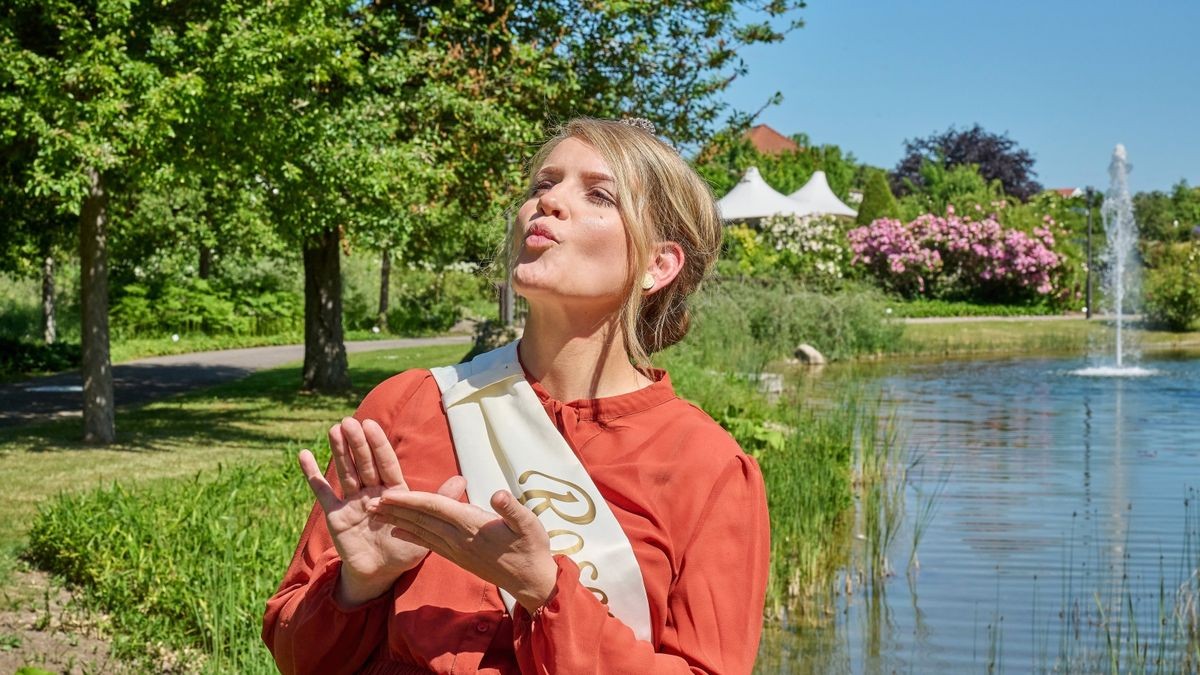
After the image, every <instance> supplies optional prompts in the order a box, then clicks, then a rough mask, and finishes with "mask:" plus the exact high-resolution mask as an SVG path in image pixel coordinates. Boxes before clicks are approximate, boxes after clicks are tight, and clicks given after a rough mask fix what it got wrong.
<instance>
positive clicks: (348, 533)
mask: <svg viewBox="0 0 1200 675" xmlns="http://www.w3.org/2000/svg"><path fill="white" fill-rule="evenodd" d="M329 447H330V448H331V449H332V450H333V463H334V466H335V467H336V468H337V475H338V480H339V481H340V482H341V487H342V497H341V498H340V499H339V498H338V496H337V494H336V493H335V492H334V491H333V487H332V486H330V485H329V481H327V480H325V476H324V474H323V473H322V472H321V469H320V467H318V466H317V460H316V459H315V458H313V456H312V453H311V452H309V451H308V450H302V451H301V452H300V469H301V470H302V471H304V475H305V477H306V478H307V479H308V486H309V487H310V488H311V489H312V491H313V493H314V494H315V495H316V497H317V501H318V502H319V503H320V504H321V509H322V510H323V511H324V512H325V524H326V526H327V527H328V528H329V534H330V536H331V537H332V538H333V545H334V546H335V547H337V552H338V556H340V557H341V559H342V568H341V573H340V574H339V576H338V581H337V587H336V588H335V589H334V597H335V598H336V599H337V600H338V602H339V603H341V604H343V605H346V606H350V607H352V606H355V605H360V604H362V603H364V602H366V601H368V600H370V599H372V598H374V597H377V596H379V595H380V594H382V593H383V592H384V591H386V590H388V589H389V588H391V586H392V584H393V583H395V581H396V579H397V578H399V577H400V575H401V574H404V573H405V572H407V571H408V570H410V569H412V568H414V567H416V566H417V564H418V563H420V562H421V560H422V559H423V558H424V557H425V555H426V554H428V553H429V549H427V548H425V547H423V546H418V545H416V544H412V543H409V542H407V541H404V540H403V539H399V538H397V537H394V536H392V528H391V526H389V525H385V524H382V523H380V522H378V521H376V520H372V518H371V517H370V513H369V512H368V507H369V506H370V505H371V503H372V500H374V499H377V498H378V497H379V495H381V494H382V493H383V491H384V490H386V489H387V488H394V487H399V488H402V489H408V485H407V484H406V483H405V482H404V473H403V472H402V471H401V470H400V462H399V460H398V459H396V453H395V451H393V450H392V444H391V443H390V442H389V441H388V438H387V434H386V433H384V431H383V428H382V427H380V426H379V424H378V423H377V422H375V421H374V420H366V421H365V422H363V423H361V424H360V423H359V421H358V420H356V419H354V418H353V417H347V418H345V419H343V420H342V421H341V423H340V424H335V425H333V426H332V427H330V428H329ZM465 489H466V481H465V480H464V479H463V477H462V476H454V477H452V478H450V479H449V480H447V481H446V482H445V483H444V484H443V485H442V487H441V488H439V489H438V494H441V495H444V496H446V497H449V498H451V499H455V500H457V499H459V498H460V497H461V496H462V494H463V492H465Z"/></svg>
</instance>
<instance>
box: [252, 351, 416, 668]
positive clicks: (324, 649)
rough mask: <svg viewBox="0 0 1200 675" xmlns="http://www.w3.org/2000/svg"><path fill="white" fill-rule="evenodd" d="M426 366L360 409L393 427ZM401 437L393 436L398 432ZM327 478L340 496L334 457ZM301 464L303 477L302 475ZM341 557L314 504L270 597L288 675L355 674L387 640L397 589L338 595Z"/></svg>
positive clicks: (266, 630)
mask: <svg viewBox="0 0 1200 675" xmlns="http://www.w3.org/2000/svg"><path fill="white" fill-rule="evenodd" d="M427 375H428V373H427V372H423V371H408V372H405V373H402V374H401V375H398V376H396V377H393V378H391V379H390V380H388V381H386V382H384V383H383V384H381V385H379V386H378V387H376V388H375V389H374V390H372V391H371V393H370V394H368V395H367V397H366V398H365V399H363V402H362V404H361V405H359V407H358V410H357V411H356V412H355V413H354V416H355V417H356V418H357V419H359V420H364V419H368V418H370V419H373V420H376V421H377V422H379V423H380V425H382V426H383V428H385V429H390V428H393V426H392V425H393V424H394V423H395V421H396V418H397V417H398V416H399V415H398V413H399V412H400V411H401V410H402V409H403V408H404V406H405V404H406V403H408V401H409V400H410V399H411V398H412V396H413V394H414V393H415V392H416V390H417V388H418V387H419V386H420V385H421V383H422V382H423V381H424V380H425V379H426V376H427ZM393 442H394V439H393ZM325 478H326V479H327V480H328V481H329V484H330V485H331V486H332V487H333V490H334V492H336V493H337V494H338V495H339V496H340V495H341V493H342V488H341V485H340V483H339V482H338V478H337V471H336V470H335V469H334V466H333V462H332V461H330V464H329V468H328V469H327V470H326V471H325ZM301 479H302V477H301V476H300V475H299V470H298V469H297V480H301ZM341 565H342V561H341V558H339V557H338V554H337V549H335V548H334V546H333V539H332V538H331V537H330V535H329V529H328V527H327V526H326V524H325V514H324V512H323V511H322V510H321V508H320V506H319V505H316V504H315V503H314V505H313V508H312V511H311V512H310V513H309V516H308V522H307V523H305V525H304V531H303V533H302V534H301V535H300V543H299V545H298V546H297V547H296V553H295V555H294V556H293V557H292V562H291V565H289V566H288V570H287V572H286V573H285V574H284V577H283V583H281V584H280V586H279V590H277V591H276V592H275V595H273V596H271V599H270V600H268V601H267V610H266V614H265V615H264V616H263V631H262V639H263V642H265V643H266V644H267V648H268V649H269V650H270V651H271V654H272V655H273V656H274V657H275V664H276V665H277V666H278V667H279V671H280V672H281V673H284V675H290V674H291V673H353V672H355V671H357V670H358V669H359V668H361V667H362V666H363V665H364V664H365V663H366V662H367V661H368V659H370V658H371V656H372V654H373V653H375V651H376V650H378V649H380V648H381V647H382V646H383V645H385V644H386V642H387V640H386V637H387V626H388V619H389V609H390V607H391V602H390V601H391V599H392V595H393V594H392V593H384V594H383V595H381V596H379V597H378V598H375V599H374V600H371V601H369V602H367V603H365V604H363V605H359V606H358V607H354V608H347V607H344V606H342V605H341V604H340V603H338V602H337V601H336V600H334V598H333V589H334V586H335V585H336V583H337V578H338V573H339V571H340V570H341Z"/></svg>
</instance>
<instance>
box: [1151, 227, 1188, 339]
mask: <svg viewBox="0 0 1200 675" xmlns="http://www.w3.org/2000/svg"><path fill="white" fill-rule="evenodd" d="M1154 258H1155V266H1154V267H1152V268H1150V269H1149V270H1147V272H1146V284H1145V307H1146V318H1147V319H1148V320H1149V321H1150V322H1151V323H1152V324H1154V325H1157V326H1162V327H1164V328H1166V329H1168V330H1173V331H1185V330H1188V328H1190V327H1191V326H1192V325H1193V324H1194V323H1196V321H1197V320H1200V242H1194V241H1193V242H1189V243H1185V244H1176V245H1174V246H1164V247H1162V248H1161V250H1158V251H1156V255H1155V256H1154Z"/></svg>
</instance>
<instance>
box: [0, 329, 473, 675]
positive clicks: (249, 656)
mask: <svg viewBox="0 0 1200 675" xmlns="http://www.w3.org/2000/svg"><path fill="white" fill-rule="evenodd" d="M465 350H466V348H465V347H464V346H461V345H453V346H443V347H428V348H410V349H403V350H393V351H384V352H369V353H363V354H352V355H350V364H351V374H352V377H353V379H354V382H355V390H354V391H353V392H351V393H349V394H346V395H344V396H315V395H305V394H300V393H298V391H297V384H298V382H299V369H298V367H284V368H278V369H274V370H268V371H263V372H259V373H256V374H254V375H251V376H249V377H247V378H246V379H244V380H241V381H238V382H235V383H230V384H227V385H222V386H218V387H214V388H211V389H207V390H204V391H201V392H196V393H193V394H189V395H185V396H180V397H177V398H174V399H171V400H168V401H163V402H158V403H152V404H148V405H145V406H142V407H139V408H134V409H119V410H118V414H117V428H118V442H117V443H116V444H115V445H113V446H109V447H107V448H103V449H97V448H89V447H86V446H83V445H82V444H80V443H79V442H78V441H77V440H76V439H77V437H78V434H79V430H78V424H79V423H78V421H77V420H73V421H66V420H64V421H57V422H53V423H46V424H40V425H34V426H28V427H22V428H19V429H16V430H4V432H3V436H0V457H3V461H0V481H3V484H4V485H5V486H6V494H7V495H10V496H11V498H10V499H6V500H4V501H3V503H0V547H2V548H3V553H2V554H0V563H3V566H4V568H5V569H10V568H11V567H12V564H13V554H14V553H15V552H16V551H17V550H18V549H22V548H24V549H25V551H26V554H27V556H28V557H29V558H30V559H31V560H33V561H35V562H36V563H37V564H38V566H39V567H41V568H43V569H47V570H49V571H52V572H54V573H56V574H57V575H59V577H60V578H61V579H63V580H65V581H67V582H68V583H70V584H72V585H75V586H77V587H79V588H80V589H82V591H83V593H82V595H81V596H80V597H81V598H82V602H84V604H85V605H86V606H87V607H89V608H91V609H95V610H97V611H99V612H102V613H104V614H106V615H108V616H109V617H110V626H111V628H112V630H113V631H114V635H115V641H114V644H115V646H116V648H117V649H118V651H119V653H120V654H122V655H123V656H124V657H125V658H127V659H130V660H132V661H134V662H135V663H138V664H140V666H139V667H146V668H152V667H153V666H152V662H153V661H154V659H158V658H161V656H162V648H163V647H165V648H166V649H168V650H170V651H171V652H172V653H174V654H176V655H177V656H178V655H184V656H183V658H185V659H189V660H193V661H196V663H195V664H193V665H199V666H202V667H203V668H204V669H205V670H207V671H209V672H273V668H274V666H273V662H272V661H271V659H270V655H269V654H267V652H266V650H265V648H264V647H262V645H261V643H260V642H259V640H258V627H259V625H260V621H261V616H262V608H263V603H264V602H265V600H266V598H267V597H268V596H269V595H270V594H271V593H272V592H273V591H274V590H275V586H276V585H277V584H278V582H279V578H280V577H281V575H282V573H283V569H284V567H286V561H287V560H288V559H289V557H290V556H291V552H292V550H293V548H294V546H295V543H296V540H297V539H298V536H299V530H300V527H301V526H302V525H303V521H304V518H305V517H306V515H307V510H308V508H309V507H310V505H311V497H310V495H309V494H308V487H307V485H305V483H304V481H303V479H302V476H301V474H300V472H299V469H297V468H296V465H295V452H296V451H297V450H298V449H299V448H300V447H302V445H307V446H310V447H313V448H314V449H316V450H318V452H327V449H326V448H325V447H324V431H325V429H326V428H328V426H329V424H330V423H332V422H333V421H335V420H337V419H339V418H341V417H342V416H344V415H347V414H350V413H351V412H352V411H353V409H354V407H355V405H356V404H357V402H358V401H359V400H360V399H361V398H362V396H363V395H364V394H365V393H366V391H367V390H369V389H370V388H371V387H373V386H374V385H375V384H377V383H378V382H380V381H382V380H384V379H386V378H387V377H390V376H391V375H393V374H395V373H396V372H400V371H402V370H406V369H408V368H414V367H428V366H432V365H439V364H447V363H453V362H456V361H458V360H459V358H461V356H462V355H463V354H464V353H465ZM326 456H327V455H326ZM30 523H33V526H32V530H31V531H30V530H29V527H30ZM4 576H5V577H7V576H8V575H4ZM197 655H199V656H197Z"/></svg>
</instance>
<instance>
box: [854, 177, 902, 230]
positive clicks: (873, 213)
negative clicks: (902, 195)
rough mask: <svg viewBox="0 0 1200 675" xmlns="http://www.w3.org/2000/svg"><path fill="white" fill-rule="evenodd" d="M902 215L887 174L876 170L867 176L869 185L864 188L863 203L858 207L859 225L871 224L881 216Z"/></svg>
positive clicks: (893, 216)
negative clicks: (889, 185)
mask: <svg viewBox="0 0 1200 675" xmlns="http://www.w3.org/2000/svg"><path fill="white" fill-rule="evenodd" d="M899 216H900V206H899V204H897V203H896V197H895V196H893V195H892V189H891V188H890V187H888V182H887V174H885V173H884V172H883V171H879V170H875V171H872V172H871V173H870V177H869V178H867V186H866V187H865V188H863V200H862V204H860V205H859V207H858V218H857V220H856V221H855V222H857V223H858V224H859V225H870V224H871V223H873V222H875V221H876V220H878V219H879V218H897V217H899Z"/></svg>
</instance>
